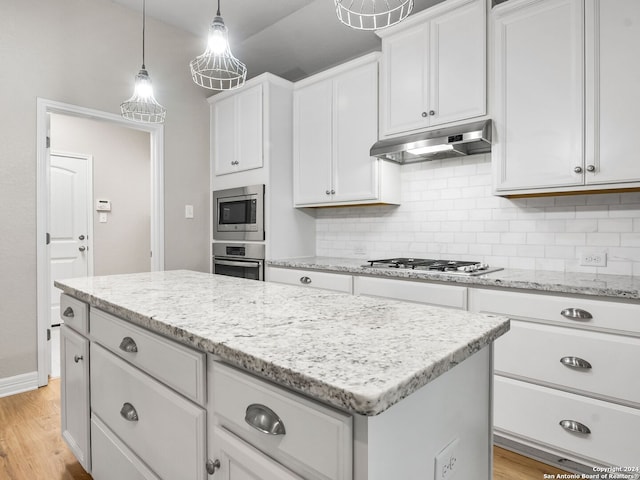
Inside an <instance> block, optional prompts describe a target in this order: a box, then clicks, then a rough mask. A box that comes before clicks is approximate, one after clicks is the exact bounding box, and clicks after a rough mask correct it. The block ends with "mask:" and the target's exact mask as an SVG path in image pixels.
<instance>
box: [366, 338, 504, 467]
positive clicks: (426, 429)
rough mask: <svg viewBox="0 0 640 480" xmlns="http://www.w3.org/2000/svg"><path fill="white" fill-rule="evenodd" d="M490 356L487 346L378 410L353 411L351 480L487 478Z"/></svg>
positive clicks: (490, 383)
mask: <svg viewBox="0 0 640 480" xmlns="http://www.w3.org/2000/svg"><path fill="white" fill-rule="evenodd" d="M492 356H493V354H492V347H491V346H488V347H486V348H484V349H482V350H481V351H480V352H478V353H476V354H474V355H472V356H471V357H469V358H468V359H467V360H465V361H464V362H462V363H461V364H459V365H457V366H456V367H454V368H452V369H451V370H449V371H448V372H447V373H445V374H443V375H442V376H440V377H438V378H437V379H435V380H434V381H432V382H430V383H428V384H427V385H425V386H424V387H422V388H421V389H419V390H418V391H417V392H415V393H413V394H412V395H410V396H409V397H407V398H405V399H403V400H401V401H400V402H398V403H397V404H395V405H393V406H392V407H391V408H389V409H388V410H386V411H384V412H382V413H381V414H380V415H377V416H374V417H366V416H361V415H356V416H354V480H388V479H390V478H398V479H400V478H401V479H403V480H441V479H443V478H452V476H453V474H455V476H454V477H453V478H460V479H462V478H473V479H476V480H489V479H491V478H492V476H491V470H492V468H493V465H492V455H491V445H492V436H491V425H492V417H491V411H492V374H491V372H492V371H493V368H492V362H493V360H492ZM455 442H457V444H454V443H455ZM451 444H454V445H452V447H451V448H449V449H447V447H448V446H449V445H451ZM437 458H438V460H437V461H436V459H437ZM436 463H437V467H436ZM450 468H451V470H450V471H448V472H444V473H443V471H442V470H443V469H445V470H448V469H450Z"/></svg>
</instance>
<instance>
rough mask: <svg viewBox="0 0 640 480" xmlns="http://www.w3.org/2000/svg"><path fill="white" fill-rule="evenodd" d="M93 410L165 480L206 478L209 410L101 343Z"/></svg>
mask: <svg viewBox="0 0 640 480" xmlns="http://www.w3.org/2000/svg"><path fill="white" fill-rule="evenodd" d="M132 408H133V409H135V412H137V420H135V419H134V420H132V419H127V418H125V415H126V409H128V410H129V411H131V409H132ZM91 410H92V413H93V414H95V415H97V416H98V417H99V418H100V419H101V420H102V421H103V422H104V423H105V425H107V427H109V429H110V430H112V431H113V433H114V434H115V435H117V436H118V437H119V438H120V439H121V440H122V441H123V442H124V443H125V444H126V445H127V447H128V448H130V449H131V450H132V451H133V452H134V453H135V454H136V455H137V456H138V457H140V459H141V460H142V461H143V462H144V463H145V464H147V465H149V467H151V468H152V469H153V470H154V472H155V473H156V474H157V475H158V476H159V477H161V478H166V479H169V478H180V479H181V480H187V479H194V480H195V479H198V480H203V479H204V478H206V471H205V462H206V460H205V419H206V415H205V410H204V409H202V408H200V407H198V406H196V405H195V404H193V403H191V402H190V401H188V400H186V399H185V398H184V397H182V396H180V395H178V394H177V393H175V392H174V391H173V390H171V389H170V388H168V387H166V386H164V385H162V384H161V383H159V382H157V381H156V380H154V379H153V378H151V377H149V376H148V375H146V374H144V373H142V372H141V371H140V370H138V369H137V368H135V367H133V366H131V365H129V364H128V363H127V362H125V361H124V360H122V359H120V358H119V357H117V356H116V355H114V354H112V353H111V352H109V351H108V350H105V349H104V348H102V347H100V346H99V345H96V344H95V343H92V344H91Z"/></svg>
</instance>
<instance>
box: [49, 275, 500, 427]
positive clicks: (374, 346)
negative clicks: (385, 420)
mask: <svg viewBox="0 0 640 480" xmlns="http://www.w3.org/2000/svg"><path fill="white" fill-rule="evenodd" d="M55 285H56V286H57V287H58V288H61V289H62V290H63V291H64V292H65V293H67V294H69V295H72V296H74V297H76V298H78V299H80V300H82V301H85V302H87V303H89V304H90V305H92V306H93V307H97V308H100V309H102V310H105V311H107V312H110V313H112V314H114V315H118V316H119V317H122V318H124V319H126V320H129V321H130V322H132V323H135V324H137V325H140V326H143V327H146V328H148V329H150V330H152V331H155V332H158V333H160V334H162V335H165V336H167V337H170V338H172V339H175V340H178V341H180V342H182V343H185V344H188V345H191V346H193V347H195V348H197V349H199V350H203V351H205V352H208V353H213V354H215V355H218V356H219V357H221V358H222V359H223V360H225V361H227V362H229V363H231V364H234V365H237V366H240V367H241V368H243V369H245V370H248V371H250V372H253V373H257V374H259V375H261V376H263V377H266V378H268V379H270V380H272V381H274V382H276V383H278V384H281V385H283V386H285V387H289V388H292V389H294V390H297V391H299V392H302V393H304V394H306V395H309V396H311V397H313V398H316V399H318V400H320V401H323V402H325V403H328V404H331V405H334V406H336V407H339V408H341V409H345V410H347V411H350V412H352V413H358V414H362V415H377V414H379V413H381V412H383V411H384V410H386V409H387V408H389V407H390V406H391V405H393V404H395V403H397V402H398V401H400V400H401V399H402V398H404V397H406V396H408V395H410V394H411V393H413V392H414V391H416V390H417V389H419V388H420V387H422V386H423V385H425V384H427V383H429V382H430V381H432V380H434V379H435V378H437V377H438V376H440V375H442V374H444V373H445V372H447V371H448V370H449V369H451V368H453V367H454V366H455V365H457V364H458V363H460V362H462V361H463V360H465V359H466V358H468V357H469V356H471V355H472V354H474V353H475V352H477V351H479V350H480V349H482V348H483V347H485V346H487V345H489V344H490V343H491V342H493V341H494V340H495V339H496V338H498V337H499V336H500V335H502V334H504V333H505V332H507V331H508V329H509V321H508V319H507V318H505V317H498V316H490V315H480V314H475V313H469V312H464V311H459V310H452V309H444V308H437V307H430V306H425V305H418V304H412V303H404V302H397V301H393V300H385V299H374V298H368V297H359V296H353V295H347V294H340V293H333V292H327V291H323V290H315V289H308V288H303V287H295V286H288V285H280V284H275V283H269V282H258V281H255V280H245V279H239V278H233V277H226V276H221V275H210V274H205V273H198V272H191V271H185V270H179V271H167V272H151V273H139V274H130V275H111V276H104V277H88V278H78V279H71V280H61V281H56V282H55Z"/></svg>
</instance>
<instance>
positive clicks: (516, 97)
mask: <svg viewBox="0 0 640 480" xmlns="http://www.w3.org/2000/svg"><path fill="white" fill-rule="evenodd" d="M496 8H499V9H500V10H499V13H498V11H496V10H494V12H496V15H497V18H496V20H495V28H494V40H495V42H494V43H495V49H496V50H495V65H496V67H495V68H496V71H495V82H494V85H495V91H494V98H495V101H496V105H495V109H494V121H495V128H496V136H495V139H494V145H493V153H492V159H493V162H494V169H495V170H494V178H495V180H494V181H495V187H496V190H497V191H501V190H518V189H527V188H545V187H554V186H566V185H581V184H582V183H583V174H582V173H581V172H582V165H583V80H582V79H583V64H584V60H583V57H584V55H583V51H584V48H583V30H584V29H583V25H584V22H583V0H545V1H540V0H539V1H533V2H531V1H526V2H515V1H513V0H512V1H511V2H507V3H505V4H504V6H503V7H502V8H500V7H496ZM576 168H578V169H579V170H580V171H579V172H574V169H576Z"/></svg>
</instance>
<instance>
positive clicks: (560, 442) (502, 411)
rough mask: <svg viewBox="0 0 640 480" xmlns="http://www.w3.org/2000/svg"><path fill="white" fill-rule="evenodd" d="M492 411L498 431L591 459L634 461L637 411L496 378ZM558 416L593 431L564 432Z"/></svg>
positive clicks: (614, 462) (638, 424) (639, 414)
mask: <svg viewBox="0 0 640 480" xmlns="http://www.w3.org/2000/svg"><path fill="white" fill-rule="evenodd" d="M493 415H494V417H493V419H494V425H495V428H496V429H497V430H498V431H500V430H501V431H504V432H508V433H511V434H513V435H519V436H521V437H525V438H527V439H530V440H533V441H535V442H539V443H543V444H547V445H550V446H552V447H555V448H558V449H560V450H563V451H566V452H569V453H572V454H574V455H577V456H579V457H582V458H585V459H588V460H590V461H593V462H599V463H604V464H607V465H615V466H636V465H638V463H637V462H638V458H639V457H638V442H637V432H638V431H640V410H637V409H634V408H629V407H624V406H621V405H615V404H612V403H607V402H602V401H600V400H594V399H591V398H587V397H582V396H580V395H574V394H572V393H566V392H560V391H558V390H552V389H550V388H545V387H541V386H538V385H532V384H529V383H525V382H520V381H517V380H512V379H509V378H504V377H500V376H496V377H495V382H494V414H493ZM562 420H574V421H577V422H580V423H582V424H584V425H586V426H587V427H588V428H589V429H590V430H591V433H590V434H580V433H573V432H570V431H567V430H565V429H564V428H562V427H561V426H560V424H559V423H560V422H561V421H562Z"/></svg>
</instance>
